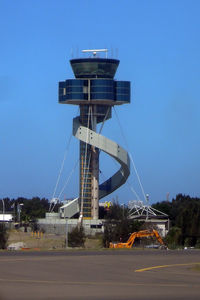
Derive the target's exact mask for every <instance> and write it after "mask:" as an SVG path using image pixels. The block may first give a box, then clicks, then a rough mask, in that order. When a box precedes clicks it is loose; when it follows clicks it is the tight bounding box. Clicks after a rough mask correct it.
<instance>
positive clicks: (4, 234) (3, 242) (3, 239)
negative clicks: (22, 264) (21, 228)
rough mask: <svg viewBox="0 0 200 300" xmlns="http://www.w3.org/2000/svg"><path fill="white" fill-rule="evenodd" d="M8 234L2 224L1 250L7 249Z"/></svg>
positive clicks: (0, 232) (0, 231) (0, 230)
mask: <svg viewBox="0 0 200 300" xmlns="http://www.w3.org/2000/svg"><path fill="white" fill-rule="evenodd" d="M7 241H8V232H7V229H6V226H5V225H4V224H0V249H6V248H7Z"/></svg>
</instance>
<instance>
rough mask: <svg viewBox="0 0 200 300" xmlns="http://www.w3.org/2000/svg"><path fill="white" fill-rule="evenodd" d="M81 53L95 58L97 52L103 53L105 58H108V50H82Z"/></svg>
mask: <svg viewBox="0 0 200 300" xmlns="http://www.w3.org/2000/svg"><path fill="white" fill-rule="evenodd" d="M82 52H83V53H92V54H93V56H94V57H95V56H96V55H97V53H98V52H105V53H106V58H107V57H108V49H88V50H82Z"/></svg>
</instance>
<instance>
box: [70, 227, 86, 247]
mask: <svg viewBox="0 0 200 300" xmlns="http://www.w3.org/2000/svg"><path fill="white" fill-rule="evenodd" d="M84 243H85V233H84V229H83V227H82V226H81V227H78V226H76V227H75V228H74V229H73V230H72V231H71V232H69V233H68V245H69V247H84Z"/></svg>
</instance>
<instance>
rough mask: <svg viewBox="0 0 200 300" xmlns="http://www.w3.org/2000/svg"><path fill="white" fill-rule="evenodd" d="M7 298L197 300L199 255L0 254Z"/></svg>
mask: <svg viewBox="0 0 200 300" xmlns="http://www.w3.org/2000/svg"><path fill="white" fill-rule="evenodd" d="M11 299H12V300H13V299H16V300H24V299H26V300H33V299H34V300H66V299H71V300H78V299H81V300H82V299H84V300H85V299H88V300H111V299H112V300H114V299H115V300H126V299H127V300H130V299H138V300H147V299H148V300H151V299H155V300H157V299H162V300H164V299H182V300H184V299H187V300H188V299H200V251H199V250H174V251H172V250H156V249H152V250H149V249H148V250H130V249H128V250H118V249H112V250H103V251H87V250H76V251H71V250H66V251H60V252H59V251H52V252H43V251H35V252H30V251H28V250H27V251H10V252H8V251H5V252H4V251H2V252H0V300H11Z"/></svg>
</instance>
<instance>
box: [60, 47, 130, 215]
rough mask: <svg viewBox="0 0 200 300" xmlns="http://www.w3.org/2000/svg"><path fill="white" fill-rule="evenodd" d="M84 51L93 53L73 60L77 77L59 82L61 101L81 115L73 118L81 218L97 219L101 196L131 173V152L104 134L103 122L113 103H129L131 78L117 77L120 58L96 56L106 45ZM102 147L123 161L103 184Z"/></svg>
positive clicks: (105, 50) (103, 50)
mask: <svg viewBox="0 0 200 300" xmlns="http://www.w3.org/2000/svg"><path fill="white" fill-rule="evenodd" d="M82 52H85V53H86V55H88V56H89V55H91V57H88V58H79V59H71V60H70V64H71V67H72V70H73V73H74V76H75V79H67V80H65V81H61V82H59V103H62V104H74V105H79V107H80V116H79V117H76V118H74V119H73V135H74V136H75V137H76V138H77V139H79V140H80V187H79V205H80V219H94V220H96V219H98V217H99V199H101V198H103V197H105V196H107V195H109V194H110V193H112V192H113V191H115V190H116V189H117V188H119V187H120V186H121V185H122V184H124V183H125V182H126V180H127V178H128V176H129V174H130V163H129V156H128V153H127V152H126V151H125V150H124V149H123V148H122V147H120V146H119V145H118V144H117V143H115V142H114V141H111V140H110V139H108V138H106V137H104V136H103V135H101V129H102V127H103V124H104V122H105V121H106V120H108V119H110V118H111V116H112V107H113V106H114V105H121V104H125V103H130V82H129V81H117V80H115V79H114V76H115V73H116V71H117V68H118V65H119V60H117V59H110V58H107V57H106V58H100V57H97V56H98V55H99V52H105V54H106V55H107V49H98V50H83V51H82ZM101 55H102V54H101ZM99 123H101V124H100V126H99V127H100V128H99V131H98V132H97V124H99ZM100 151H104V152H105V153H107V154H108V155H110V156H112V157H113V158H114V159H115V160H116V161H117V162H118V163H119V164H120V168H119V170H118V171H117V172H116V173H115V174H114V175H113V176H111V177H110V178H109V179H107V180H106V181H105V182H103V183H101V184H99V153H100Z"/></svg>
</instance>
